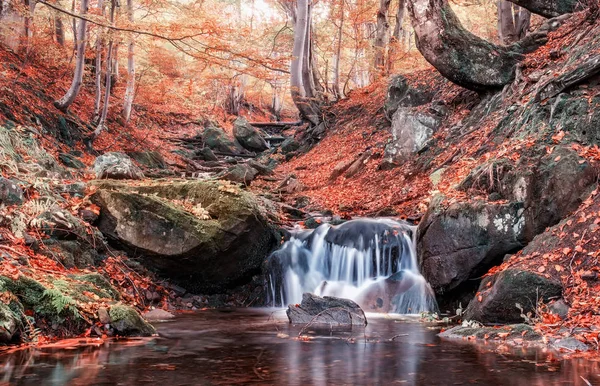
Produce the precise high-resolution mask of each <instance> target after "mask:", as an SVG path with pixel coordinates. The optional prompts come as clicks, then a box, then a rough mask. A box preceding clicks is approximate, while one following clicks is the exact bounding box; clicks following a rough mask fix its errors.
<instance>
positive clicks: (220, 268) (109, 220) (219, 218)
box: [92, 180, 277, 293]
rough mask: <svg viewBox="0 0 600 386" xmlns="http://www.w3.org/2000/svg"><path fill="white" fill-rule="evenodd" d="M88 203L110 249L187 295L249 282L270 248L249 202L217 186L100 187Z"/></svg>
mask: <svg viewBox="0 0 600 386" xmlns="http://www.w3.org/2000/svg"><path fill="white" fill-rule="evenodd" d="M92 200H93V201H94V202H95V203H96V204H97V205H99V206H100V207H101V208H102V211H101V214H100V219H99V221H98V228H99V229H100V230H101V231H102V233H104V234H105V235H106V236H107V237H108V238H109V239H110V241H111V242H112V243H113V244H115V245H116V246H118V247H119V248H122V249H125V250H126V251H128V252H129V253H130V254H131V256H136V257H138V258H139V261H140V262H141V263H142V265H144V266H145V267H146V268H148V269H151V270H153V271H155V272H157V273H158V274H159V275H161V276H163V277H166V278H169V279H171V281H172V282H173V283H175V284H178V285H180V286H182V287H184V288H186V289H188V290H189V291H191V292H196V293H216V292H221V291H224V290H226V289H228V288H229V287H230V286H232V285H239V283H240V282H243V281H244V280H250V278H251V277H252V276H253V275H254V274H255V272H256V271H257V270H259V268H260V266H261V263H262V260H263V259H264V258H265V257H266V256H267V255H268V253H269V252H270V251H271V249H272V248H273V247H274V246H275V245H276V243H277V238H276V236H275V233H274V231H273V229H272V228H271V226H270V225H269V224H268V223H267V220H266V215H265V213H264V212H263V210H262V209H261V207H260V206H259V203H258V201H257V200H256V198H255V197H254V195H252V194H251V193H248V192H246V191H244V190H241V189H240V188H239V187H237V186H229V185H224V184H222V183H220V182H217V181H202V180H195V181H182V182H173V181H170V182H158V183H152V184H147V185H143V186H129V185H127V184H124V183H117V182H111V183H109V182H106V183H102V184H100V185H99V189H98V191H97V193H96V194H95V195H94V196H93V197H92ZM177 200H179V201H182V200H186V201H187V202H189V203H190V204H191V205H192V206H193V207H194V208H195V209H194V211H193V213H192V212H189V211H187V210H186V209H185V208H183V207H181V206H178V205H177V204H176V201H177ZM174 201H175V202H174Z"/></svg>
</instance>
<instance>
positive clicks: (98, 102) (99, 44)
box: [92, 0, 104, 121]
mask: <svg viewBox="0 0 600 386" xmlns="http://www.w3.org/2000/svg"><path fill="white" fill-rule="evenodd" d="M98 13H99V15H100V16H101V17H104V0H98ZM103 40H104V30H103V29H102V28H101V27H98V36H97V37H96V63H95V69H96V77H95V78H96V97H95V98H94V115H93V118H92V120H93V121H97V120H98V118H99V117H100V107H102V51H103V50H104V42H103Z"/></svg>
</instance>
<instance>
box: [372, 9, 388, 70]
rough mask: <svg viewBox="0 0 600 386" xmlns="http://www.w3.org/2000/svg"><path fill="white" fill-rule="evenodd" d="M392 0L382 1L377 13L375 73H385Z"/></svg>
mask: <svg viewBox="0 0 600 386" xmlns="http://www.w3.org/2000/svg"><path fill="white" fill-rule="evenodd" d="M390 2H391V0H380V1H379V10H378V11H377V32H376V35H375V44H374V46H375V63H374V64H375V73H379V74H381V73H383V72H384V71H385V68H386V66H385V57H386V55H385V49H386V46H387V43H388V35H389V29H390V23H389V22H388V11H389V9H390Z"/></svg>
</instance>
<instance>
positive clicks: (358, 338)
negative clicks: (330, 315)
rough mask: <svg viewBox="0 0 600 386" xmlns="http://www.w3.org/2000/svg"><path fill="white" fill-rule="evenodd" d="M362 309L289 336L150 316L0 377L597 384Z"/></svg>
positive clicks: (48, 381) (268, 318)
mask: <svg viewBox="0 0 600 386" xmlns="http://www.w3.org/2000/svg"><path fill="white" fill-rule="evenodd" d="M367 317H368V318H369V325H368V326H367V327H366V328H364V329H355V330H352V331H328V330H324V331H306V332H302V334H303V335H305V334H306V335H308V336H309V337H310V338H309V339H307V338H302V339H298V338H297V336H298V334H299V333H300V332H301V327H300V326H291V325H290V324H289V323H288V321H287V318H286V317H285V314H284V313H283V311H277V312H273V310H270V309H269V310H267V309H243V310H223V311H217V310H209V311H202V312H198V313H196V314H189V315H181V316H178V317H177V319H175V320H174V321H170V322H164V323H160V324H158V325H157V328H158V331H159V333H160V334H161V337H158V338H150V339H137V340H127V341H109V342H105V343H102V344H99V345H97V346H87V347H72V348H70V349H51V348H47V349H29V350H21V351H18V352H15V353H12V354H10V355H8V354H4V355H0V384H3V385H5V384H11V385H12V384H14V385H35V386H39V385H117V384H118V385H163V386H166V385H169V386H171V385H247V384H250V385H252V384H254V385H389V384H401V385H488V386H493V385H512V386H531V385H533V386H553V385H582V386H585V385H587V383H586V382H585V380H587V381H588V382H590V384H592V385H599V384H600V366H599V364H598V362H590V361H585V360H559V359H555V357H554V356H553V355H552V354H551V353H545V352H543V351H541V350H533V349H531V350H528V349H509V348H507V347H503V346H498V347H495V348H492V349H487V348H484V347H483V346H477V345H471V344H468V343H455V342H448V341H441V340H440V338H439V337H437V335H436V334H437V332H438V330H437V329H431V328H430V327H428V326H427V325H424V324H422V323H418V322H416V321H415V319H416V318H415V317H412V319H411V318H408V319H407V318H406V317H398V316H396V317H390V316H384V315H383V314H375V315H371V314H368V315H367ZM490 350H491V351H490ZM584 379H585V380H584Z"/></svg>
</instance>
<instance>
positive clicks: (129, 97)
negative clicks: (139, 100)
mask: <svg viewBox="0 0 600 386" xmlns="http://www.w3.org/2000/svg"><path fill="white" fill-rule="evenodd" d="M127 19H128V20H129V22H130V23H133V0H127ZM134 42H135V41H134V40H133V36H130V37H129V44H128V46H127V87H126V88H125V98H124V101H123V118H124V119H125V122H129V119H131V108H132V106H133V97H134V93H135V56H134V50H135V43H134Z"/></svg>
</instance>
